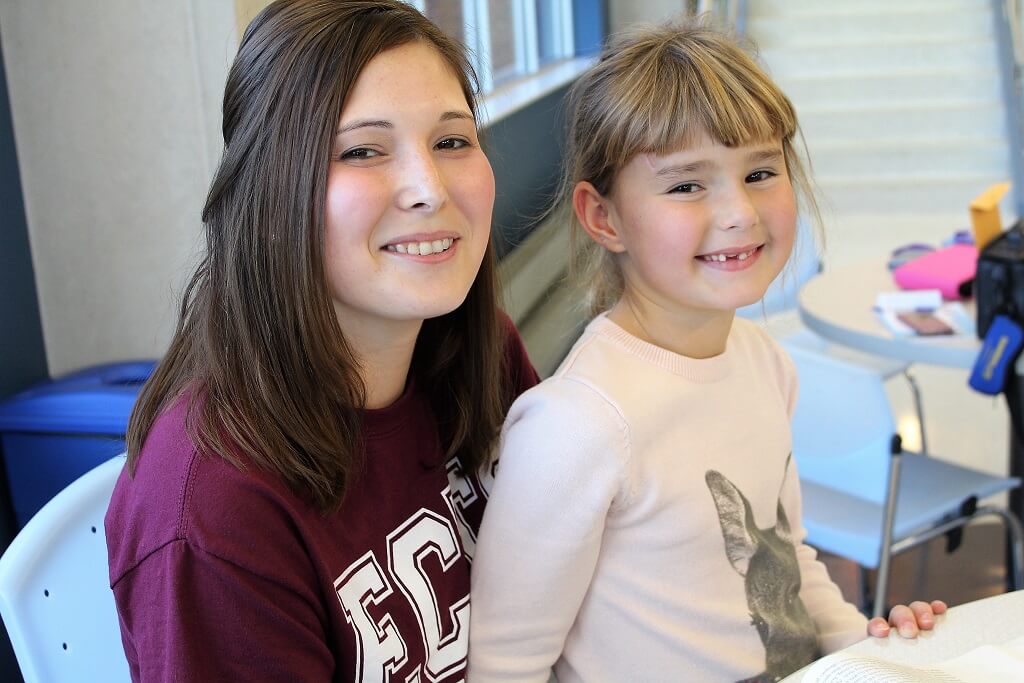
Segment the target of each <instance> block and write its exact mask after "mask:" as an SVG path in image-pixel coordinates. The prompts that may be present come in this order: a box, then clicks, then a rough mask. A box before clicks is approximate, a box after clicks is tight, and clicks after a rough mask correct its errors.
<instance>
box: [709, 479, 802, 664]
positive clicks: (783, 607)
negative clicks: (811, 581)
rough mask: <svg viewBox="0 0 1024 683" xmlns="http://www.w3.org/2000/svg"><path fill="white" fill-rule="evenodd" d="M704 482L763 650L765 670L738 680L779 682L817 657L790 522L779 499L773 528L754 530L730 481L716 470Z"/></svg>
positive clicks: (746, 507)
mask: <svg viewBox="0 0 1024 683" xmlns="http://www.w3.org/2000/svg"><path fill="white" fill-rule="evenodd" d="M786 466H787V467H788V466H789V462H788V460H787V462H786ZM704 480H705V481H706V482H707V485H708V488H709V489H710V490H711V496H712V498H714V501H715V507H716V508H717V509H718V521H719V523H720V524H721V526H722V536H723V537H724V538H725V554H726V556H727V557H728V558H729V563H730V564H731V565H732V567H733V569H735V570H736V571H737V572H738V573H739V575H740V576H742V577H743V580H744V584H745V586H746V593H747V606H748V607H749V608H750V619H751V624H752V625H753V626H754V628H756V629H757V634H758V635H759V636H760V637H761V642H762V643H763V644H764V649H765V670H764V673H761V674H759V675H757V676H754V677H752V678H748V679H745V680H744V681H740V682H739V683H747V682H748V681H749V682H757V683H760V682H762V681H778V680H780V679H782V678H784V677H786V676H788V675H789V674H791V673H793V672H794V671H796V670H798V669H800V668H801V667H803V666H806V665H807V664H809V663H811V662H812V661H814V660H815V659H816V658H817V657H818V638H817V632H816V630H815V627H814V622H812V621H811V617H810V615H809V614H808V613H807V608H806V607H805V606H804V603H803V601H802V600H801V599H800V567H799V565H798V564H797V559H796V549H795V548H794V546H793V540H792V535H791V534H790V529H789V520H788V519H787V518H786V512H785V510H783V508H782V501H781V500H780V501H779V503H778V510H777V513H776V521H775V526H773V527H767V528H764V529H761V528H758V526H757V524H756V523H755V521H754V513H753V511H752V510H751V508H750V503H749V502H748V501H747V498H746V496H744V495H743V493H742V492H741V491H740V490H739V489H738V488H736V486H735V485H734V484H733V483H732V482H731V481H729V480H728V479H727V478H726V477H725V476H723V475H722V474H721V473H719V472H716V471H715V470H708V471H707V473H706V474H705V476H704Z"/></svg>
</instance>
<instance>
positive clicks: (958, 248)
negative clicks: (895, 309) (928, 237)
mask: <svg viewBox="0 0 1024 683" xmlns="http://www.w3.org/2000/svg"><path fill="white" fill-rule="evenodd" d="M977 267H978V250H977V249H976V248H975V247H974V246H973V245H970V244H953V245H950V246H948V247H943V248H942V249H936V250H935V251H933V252H930V253H928V254H925V255H924V256H919V257H917V258H916V259H914V260H913V261H908V262H907V263H904V264H903V265H902V266H900V267H898V268H896V269H895V270H894V271H892V279H893V280H895V281H896V284H897V285H899V286H900V287H902V288H903V289H938V290H940V291H941V292H942V298H943V299H959V298H960V293H959V291H958V290H959V287H960V285H961V284H963V283H964V282H967V281H968V280H970V279H971V278H973V277H974V271H975V270H976V269H977Z"/></svg>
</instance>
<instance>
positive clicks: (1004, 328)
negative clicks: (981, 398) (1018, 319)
mask: <svg viewBox="0 0 1024 683" xmlns="http://www.w3.org/2000/svg"><path fill="white" fill-rule="evenodd" d="M1022 346H1024V330H1021V327H1020V325H1018V324H1017V323H1015V322H1014V321H1013V320H1011V319H1010V318H1008V317H1006V316H1005V315H997V316H996V317H995V318H993V320H992V325H991V326H989V328H988V333H987V334H986V335H985V339H984V340H982V342H981V351H980V352H979V353H978V358H977V360H975V361H974V369H973V370H971V378H970V379H969V380H967V383H968V384H970V385H971V388H972V389H974V390H975V391H980V392H981V393H983V394H989V395H990V396H996V395H998V394H1001V393H1002V392H1003V388H1004V387H1005V386H1006V378H1007V377H1008V376H1009V370H1010V365H1012V364H1013V363H1014V361H1016V360H1017V356H1018V355H1019V354H1020V349H1021V347H1022Z"/></svg>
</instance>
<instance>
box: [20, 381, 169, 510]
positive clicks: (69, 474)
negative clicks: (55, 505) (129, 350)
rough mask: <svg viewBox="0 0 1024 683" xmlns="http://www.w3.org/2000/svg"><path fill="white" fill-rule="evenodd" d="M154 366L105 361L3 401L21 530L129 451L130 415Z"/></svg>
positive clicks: (38, 385)
mask: <svg viewBox="0 0 1024 683" xmlns="http://www.w3.org/2000/svg"><path fill="white" fill-rule="evenodd" d="M155 366H156V363H155V361H138V362H126V363H111V364H107V365H99V366H95V367H91V368H87V369H85V370H80V371H78V372H75V373H72V374H70V375H66V376H64V377H61V378H59V379H57V380H53V381H48V382H43V383H40V384H37V385H35V386H33V387H30V388H28V389H26V390H25V391H22V392H20V393H18V394H15V395H14V396H12V397H11V398H10V399H8V400H6V401H4V402H3V403H0V448H2V452H3V456H4V458H3V459H4V465H5V467H6V468H7V481H8V484H9V486H10V490H11V500H12V502H13V503H14V516H15V520H16V522H17V524H18V527H19V528H21V527H23V526H24V525H25V524H26V523H27V522H28V520H29V519H31V517H32V515H34V514H35V513H36V512H37V511H38V510H39V508H41V507H42V506H43V505H44V504H45V503H46V502H47V501H48V500H50V499H51V498H52V497H53V496H54V495H56V494H57V492H58V491H60V490H62V489H63V488H64V487H66V486H67V485H68V484H70V483H71V482H73V481H74V480H75V479H77V478H78V477H79V476H81V475H82V474H84V473H85V472H88V471H89V470H91V469H92V468H93V467H95V466H97V465H99V464H100V463H101V462H103V461H105V460H109V459H110V458H111V457H113V456H115V455H117V454H119V453H123V452H124V447H125V446H124V435H125V431H126V429H127V426H128V417H129V415H131V411H132V407H133V406H134V405H135V399H136V398H137V397H138V394H139V390H140V389H141V388H142V384H143V383H144V382H145V381H146V380H147V379H148V378H149V376H150V375H151V374H152V372H153V368H154V367H155Z"/></svg>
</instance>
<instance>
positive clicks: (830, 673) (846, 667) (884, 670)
mask: <svg viewBox="0 0 1024 683" xmlns="http://www.w3.org/2000/svg"><path fill="white" fill-rule="evenodd" d="M804 683H970V682H969V681H965V680H963V679H961V678H957V677H956V676H952V675H950V674H947V673H945V672H943V671H940V670H939V669H931V668H928V669H922V668H921V667H916V666H903V665H900V664H894V663H892V662H885V661H882V660H880V659H875V658H874V657H866V656H864V655H853V654H849V653H846V652H837V653H835V654H832V655H829V656H828V657H825V658H823V659H819V660H818V661H817V662H815V663H814V664H813V665H812V666H811V668H810V669H808V671H807V675H805V676H804Z"/></svg>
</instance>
